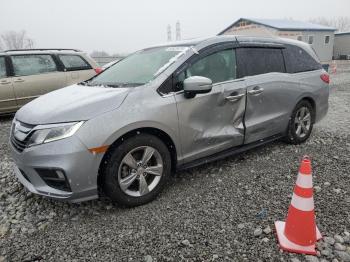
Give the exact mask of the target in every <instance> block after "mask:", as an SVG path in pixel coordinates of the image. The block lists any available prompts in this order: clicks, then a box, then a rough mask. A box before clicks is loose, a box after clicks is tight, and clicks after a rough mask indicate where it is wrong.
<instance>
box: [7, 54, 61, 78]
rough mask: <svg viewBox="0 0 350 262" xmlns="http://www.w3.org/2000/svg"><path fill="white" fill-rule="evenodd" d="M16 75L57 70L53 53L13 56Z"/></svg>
mask: <svg viewBox="0 0 350 262" xmlns="http://www.w3.org/2000/svg"><path fill="white" fill-rule="evenodd" d="M11 59H12V64H13V69H14V73H15V75H16V76H29V75H38V74H45V73H50V72H55V71H57V66H56V64H55V62H54V60H53V58H52V56H51V55H16V56H12V57H11Z"/></svg>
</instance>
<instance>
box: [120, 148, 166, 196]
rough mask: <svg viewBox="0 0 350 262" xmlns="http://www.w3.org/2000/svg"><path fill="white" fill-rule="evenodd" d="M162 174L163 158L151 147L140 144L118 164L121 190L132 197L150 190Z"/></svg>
mask: <svg viewBox="0 0 350 262" xmlns="http://www.w3.org/2000/svg"><path fill="white" fill-rule="evenodd" d="M162 175H163V159H162V157H161V155H160V153H159V152H158V151H157V150H156V149H155V148H153V147H150V146H141V147H137V148H135V149H133V150H131V151H130V152H128V153H127V154H126V155H125V156H124V158H123V159H122V162H121V164H120V166H119V170H118V183H119V186H120V188H121V190H122V191H123V192H124V193H125V194H127V195H129V196H133V197H139V196H143V195H146V194H148V193H149V192H151V191H152V190H153V189H154V188H155V187H156V186H157V185H158V183H159V181H160V180H161V176H162Z"/></svg>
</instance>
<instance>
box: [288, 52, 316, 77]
mask: <svg viewBox="0 0 350 262" xmlns="http://www.w3.org/2000/svg"><path fill="white" fill-rule="evenodd" d="M283 52H284V57H285V61H286V69H287V72H288V73H298V72H304V71H312V70H318V69H321V64H320V63H318V62H317V61H316V60H315V59H314V58H312V57H311V56H310V55H309V54H308V53H307V52H306V51H305V50H304V49H302V48H300V47H298V46H292V45H287V46H286V49H284V50H283Z"/></svg>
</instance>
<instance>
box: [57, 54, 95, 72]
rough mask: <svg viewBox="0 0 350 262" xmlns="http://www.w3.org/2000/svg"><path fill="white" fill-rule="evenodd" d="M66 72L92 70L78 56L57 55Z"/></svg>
mask: <svg viewBox="0 0 350 262" xmlns="http://www.w3.org/2000/svg"><path fill="white" fill-rule="evenodd" d="M58 57H59V59H60V60H61V61H62V64H63V65H64V67H65V68H66V70H67V71H76V70H87V69H92V67H91V65H90V64H89V63H88V62H86V61H85V59H83V58H82V57H81V56H79V55H58Z"/></svg>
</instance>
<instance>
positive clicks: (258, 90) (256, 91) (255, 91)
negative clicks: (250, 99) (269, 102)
mask: <svg viewBox="0 0 350 262" xmlns="http://www.w3.org/2000/svg"><path fill="white" fill-rule="evenodd" d="M262 92H264V88H262V87H258V86H256V87H254V88H253V89H252V90H250V91H248V93H249V94H250V95H259V94H261V93H262Z"/></svg>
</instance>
